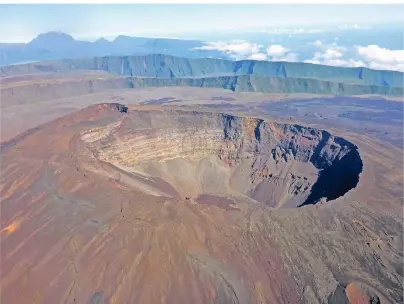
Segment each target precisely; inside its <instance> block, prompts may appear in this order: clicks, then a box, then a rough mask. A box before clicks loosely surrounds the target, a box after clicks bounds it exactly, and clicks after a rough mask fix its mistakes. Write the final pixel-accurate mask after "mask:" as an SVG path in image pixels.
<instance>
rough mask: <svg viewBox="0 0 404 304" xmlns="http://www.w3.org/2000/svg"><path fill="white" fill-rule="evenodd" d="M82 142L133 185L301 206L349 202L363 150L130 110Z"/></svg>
mask: <svg viewBox="0 0 404 304" xmlns="http://www.w3.org/2000/svg"><path fill="white" fill-rule="evenodd" d="M81 139H82V140H83V141H84V142H85V143H86V145H87V146H88V147H90V149H91V150H92V151H93V154H94V156H95V157H96V158H98V159H99V160H101V161H103V162H105V163H107V164H109V165H112V166H113V167H115V168H117V169H119V170H120V171H121V172H125V174H124V175H125V181H126V182H127V183H130V184H131V185H132V186H134V187H137V188H141V189H143V190H145V191H146V190H147V192H148V193H154V194H156V195H170V196H179V197H182V198H184V199H190V198H192V199H196V200H198V197H201V196H204V195H215V196H226V197H234V198H238V199H244V200H245V201H249V202H252V201H256V202H260V203H263V204H266V205H268V206H270V207H297V206H302V205H306V204H315V203H317V202H319V201H328V200H333V199H336V198H338V197H340V196H343V195H344V194H345V193H346V192H348V191H349V190H351V189H352V188H354V187H355V186H356V185H357V183H358V181H359V174H360V172H361V171H362V161H361V158H360V155H359V152H358V149H357V147H356V146H355V145H354V144H352V143H350V142H349V141H347V140H345V139H343V138H340V137H336V136H333V135H331V134H330V133H328V132H327V131H322V130H317V129H314V128H309V127H303V126H299V125H292V124H280V123H274V122H267V121H264V120H261V119H256V118H247V117H237V116H233V115H228V114H220V113H209V112H192V111H182V110H170V111H159V110H136V111H129V112H128V113H126V114H122V118H121V119H120V120H119V121H115V122H113V123H110V124H106V125H104V126H101V127H97V128H92V129H89V130H88V131H85V132H83V133H82V134H81ZM167 189H170V191H168V190H167Z"/></svg>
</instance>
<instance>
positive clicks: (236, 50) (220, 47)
mask: <svg viewBox="0 0 404 304" xmlns="http://www.w3.org/2000/svg"><path fill="white" fill-rule="evenodd" d="M262 48H263V46H262V45H259V44H256V43H250V42H248V41H244V40H233V41H216V42H208V43H206V45H204V46H201V47H195V48H193V49H192V50H205V51H220V52H223V53H225V54H226V55H228V56H230V57H231V58H233V59H236V60H239V59H245V58H249V57H251V56H258V57H260V55H258V54H259V53H260V50H261V49H262Z"/></svg>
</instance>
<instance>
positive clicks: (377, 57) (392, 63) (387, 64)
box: [357, 45, 404, 71]
mask: <svg viewBox="0 0 404 304" xmlns="http://www.w3.org/2000/svg"><path fill="white" fill-rule="evenodd" d="M357 52H358V54H359V55H360V56H362V57H363V58H364V59H365V60H366V61H367V62H368V64H369V67H371V68H374V69H387V70H398V71H404V50H390V49H386V48H381V47H379V46H377V45H368V46H360V47H357Z"/></svg>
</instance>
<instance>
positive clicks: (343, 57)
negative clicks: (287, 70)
mask: <svg viewBox="0 0 404 304" xmlns="http://www.w3.org/2000/svg"><path fill="white" fill-rule="evenodd" d="M403 11H404V6H403V5H331V4H329V5H318V4H316V5H314V4H313V5H276V4H273V5H244V4H243V5H183V4H178V5H156V4H155V5H0V16H2V17H1V19H0V42H28V41H30V40H31V39H33V38H34V37H36V36H37V35H38V34H40V33H44V32H49V31H60V32H64V33H67V34H70V35H72V36H73V37H74V38H76V39H80V40H90V41H94V40H96V39H97V38H100V37H105V38H107V39H109V40H113V39H114V38H115V37H116V36H118V35H128V36H143V37H171V38H181V39H198V40H201V41H202V42H203V45H202V47H199V48H190V49H189V52H194V51H199V52H202V53H203V52H204V51H206V53H207V54H208V53H209V52H212V51H213V52H215V53H216V54H219V55H218V56H219V58H222V57H223V58H230V59H236V60H239V59H255V60H272V61H300V62H311V63H319V64H325V65H333V66H366V67H370V68H375V69H391V70H399V71H404V47H403V37H404V32H403V29H404V21H403V20H402V19H403V18H402V16H403ZM199 45H200V43H199Z"/></svg>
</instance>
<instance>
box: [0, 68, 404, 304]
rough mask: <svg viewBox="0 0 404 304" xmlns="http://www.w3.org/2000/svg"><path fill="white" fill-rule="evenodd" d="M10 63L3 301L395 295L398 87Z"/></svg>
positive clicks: (396, 299)
mask: <svg viewBox="0 0 404 304" xmlns="http://www.w3.org/2000/svg"><path fill="white" fill-rule="evenodd" d="M90 74H91V75H90ZM10 77H11V76H8V77H6V78H3V80H2V81H3V86H2V100H1V101H2V102H1V110H2V117H1V120H2V121H1V122H2V124H1V141H2V143H1V152H0V153H1V172H0V186H1V192H0V193H1V219H0V224H1V226H0V231H1V243H0V245H1V248H0V251H1V263H0V279H1V289H0V290H1V295H0V297H1V302H2V303H190V302H192V303H402V302H403V294H402V290H403V258H404V257H403V213H402V210H403V209H402V208H403V175H402V165H403V159H402V153H403V150H402V140H401V141H400V137H401V138H402V128H400V124H402V111H403V110H402V109H403V108H402V107H403V103H402V100H401V98H398V97H392V96H380V95H361V96H344V97H338V98H336V97H335V96H333V95H330V94H321V95H320V94H312V93H311V94H307V93H301V94H300V93H299V94H296V93H293V94H290V93H288V92H281V93H277V94H265V93H251V92H239V93H236V92H231V91H227V90H223V89H217V88H215V89H206V88H189V87H181V88H178V87H169V88H167V87H162V88H148V89H142V90H137V89H133V88H132V89H124V90H123V89H122V88H121V87H115V86H112V87H101V88H100V90H94V91H87V90H83V91H80V90H78V91H75V92H74V94H71V96H69V94H67V93H68V92H69V90H68V86H67V87H65V86H64V84H65V83H69V82H72V81H73V82H75V83H79V82H80V81H81V80H83V82H84V83H85V82H86V79H88V78H89V77H90V78H92V79H93V78H94V77H95V78H97V77H101V78H109V77H112V76H111V75H110V74H106V73H104V72H100V71H91V73H90V72H89V71H86V72H80V73H79V72H71V73H68V74H58V73H56V74H52V75H49V74H46V73H45V74H38V75H30V76H13V77H12V78H10ZM5 80H7V81H6V82H5ZM61 83H62V85H61ZM45 87H46V88H45ZM32 88H35V89H32ZM38 88H42V89H38ZM43 88H45V89H43ZM11 91H12V92H14V93H13V94H10V92H11ZM31 97H32V98H31ZM325 109H327V110H325Z"/></svg>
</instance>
